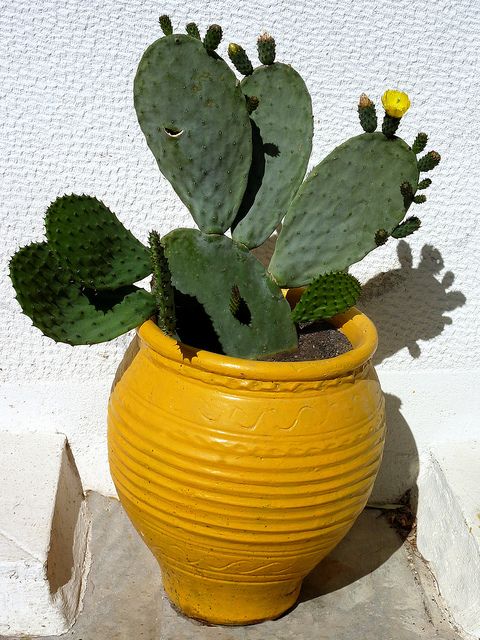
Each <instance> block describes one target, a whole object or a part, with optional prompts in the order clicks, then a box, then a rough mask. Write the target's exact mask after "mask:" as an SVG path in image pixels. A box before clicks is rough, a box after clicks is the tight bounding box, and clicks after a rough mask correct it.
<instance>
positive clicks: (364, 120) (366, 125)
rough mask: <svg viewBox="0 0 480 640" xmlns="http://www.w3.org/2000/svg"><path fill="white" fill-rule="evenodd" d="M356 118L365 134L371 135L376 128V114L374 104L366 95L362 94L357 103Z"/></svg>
mask: <svg viewBox="0 0 480 640" xmlns="http://www.w3.org/2000/svg"><path fill="white" fill-rule="evenodd" d="M358 117H359V119H360V125H361V127H362V129H363V130H364V131H366V132H367V133H373V132H374V131H375V129H376V128H377V112H376V109H375V105H374V103H373V102H372V101H371V100H370V98H369V97H368V96H367V94H366V93H362V95H361V96H360V100H359V101H358Z"/></svg>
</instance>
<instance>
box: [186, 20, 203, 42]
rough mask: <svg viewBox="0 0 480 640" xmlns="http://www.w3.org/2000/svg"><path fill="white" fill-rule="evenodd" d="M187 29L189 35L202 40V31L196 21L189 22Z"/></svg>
mask: <svg viewBox="0 0 480 640" xmlns="http://www.w3.org/2000/svg"><path fill="white" fill-rule="evenodd" d="M185 29H186V31H187V33H188V35H189V36H191V37H192V38H196V39H197V40H200V31H199V30H198V27H197V25H196V24H195V22H189V23H188V24H187V26H186V27H185Z"/></svg>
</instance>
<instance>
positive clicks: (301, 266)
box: [269, 133, 419, 287]
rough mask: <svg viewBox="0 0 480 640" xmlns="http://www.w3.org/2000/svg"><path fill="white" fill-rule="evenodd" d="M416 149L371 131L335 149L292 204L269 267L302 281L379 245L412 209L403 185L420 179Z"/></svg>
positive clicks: (281, 278)
mask: <svg viewBox="0 0 480 640" xmlns="http://www.w3.org/2000/svg"><path fill="white" fill-rule="evenodd" d="M418 175H419V171H418V167H417V161H416V156H415V154H414V153H413V152H412V150H411V149H410V147H409V146H408V145H407V144H406V143H405V142H404V141H403V140H401V139H400V138H394V139H392V140H388V139H387V138H386V137H385V136H384V135H383V134H382V133H364V134H362V135H359V136H356V137H354V138H351V139H350V140H347V141H346V142H344V143H343V144H341V145H340V146H339V147H337V148H336V149H334V151H332V152H331V153H330V154H329V155H328V156H327V157H326V158H325V159H324V160H322V162H321V163H320V164H319V165H317V166H316V167H315V168H314V169H313V171H312V172H311V173H310V174H309V176H308V177H307V179H306V180H305V182H304V183H303V185H302V186H301V187H300V189H299V191H298V193H297V195H296V196H295V198H294V200H293V202H292V204H291V205H290V207H289V210H288V212H287V215H286V217H285V221H284V224H283V228H282V231H281V233H280V236H279V238H278V241H277V245H276V248H275V252H274V254H273V257H272V260H271V263H270V267H269V271H270V272H271V273H272V275H273V277H274V278H275V280H276V281H277V282H278V284H279V285H280V286H290V287H294V286H301V285H304V284H307V283H309V282H311V281H312V279H313V278H315V277H317V276H318V275H321V274H324V273H329V272H331V271H343V270H345V269H346V268H348V267H349V266H350V265H352V264H354V263H355V262H358V261H359V260H361V259H362V258H363V257H364V256H365V255H366V254H367V253H369V252H370V251H372V249H375V248H376V246H377V243H376V241H375V236H376V233H377V231H378V230H379V229H382V230H385V231H386V232H387V233H391V232H392V230H393V229H394V228H395V227H396V226H397V225H398V224H399V222H400V221H401V220H402V219H403V218H404V216H405V206H404V201H403V196H402V194H401V192H400V185H401V184H402V183H404V182H409V183H410V184H411V185H412V187H413V190H414V191H415V190H416V188H417V184H418Z"/></svg>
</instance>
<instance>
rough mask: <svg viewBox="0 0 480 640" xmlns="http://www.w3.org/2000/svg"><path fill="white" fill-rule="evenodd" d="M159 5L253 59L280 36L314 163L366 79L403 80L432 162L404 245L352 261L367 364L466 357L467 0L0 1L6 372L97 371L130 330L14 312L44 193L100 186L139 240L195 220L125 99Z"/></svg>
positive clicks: (478, 7) (107, 368)
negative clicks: (87, 330)
mask: <svg viewBox="0 0 480 640" xmlns="http://www.w3.org/2000/svg"><path fill="white" fill-rule="evenodd" d="M164 11H165V12H168V13H170V14H171V15H172V17H173V21H174V24H175V26H177V27H179V26H182V27H183V25H184V24H185V23H186V22H187V21H189V20H196V21H198V23H199V24H200V26H201V28H202V29H204V28H205V27H206V26H207V25H208V24H209V23H210V22H219V23H220V24H222V25H223V27H224V32H225V34H226V41H224V43H222V45H221V52H222V51H225V47H226V43H227V42H228V41H229V40H235V41H238V42H240V43H242V44H244V45H245V46H246V48H247V50H248V51H249V53H250V54H251V56H252V57H254V53H255V38H256V35H257V34H258V33H259V31H260V30H262V29H268V30H269V31H271V32H272V33H273V34H274V35H275V37H276V39H277V51H278V59H280V60H282V61H286V62H291V63H293V64H294V66H295V67H296V68H297V69H298V70H299V71H300V73H301V74H302V75H303V76H304V78H305V80H306V83H307V85H308V87H309V89H310V91H311V93H312V97H313V103H314V113H315V129H316V133H315V140H314V151H313V157H312V163H313V162H315V163H316V162H317V161H319V160H320V159H321V158H322V157H323V156H324V155H325V154H326V153H327V152H328V151H330V150H331V149H332V148H333V146H335V145H336V144H337V143H339V142H341V141H342V140H343V139H344V138H345V137H346V136H350V135H354V134H357V133H359V132H360V129H359V124H358V122H357V115H356V103H357V98H358V96H359V94H360V93H361V92H362V91H366V92H367V93H368V94H369V95H370V96H372V97H374V98H375V99H377V100H378V99H379V96H380V95H381V93H382V92H383V91H384V89H386V88H394V87H398V88H401V89H404V90H406V91H408V93H409V94H410V96H411V100H412V108H411V110H410V112H409V113H408V115H407V116H406V117H405V120H404V122H403V123H402V128H401V134H402V135H403V136H404V137H405V138H406V139H407V140H408V141H411V140H412V139H413V137H414V135H415V134H416V132H417V131H419V130H426V131H427V132H428V133H429V134H430V136H431V143H432V145H433V148H435V149H437V150H438V151H439V152H440V153H441V154H442V156H443V161H442V163H441V165H440V167H439V168H438V169H437V170H436V171H435V172H434V173H433V179H434V184H433V186H432V188H431V189H430V190H429V191H430V193H429V194H428V196H429V201H428V203H427V204H426V205H423V207H422V208H420V207H418V211H419V215H421V216H422V219H423V226H422V229H421V232H419V233H418V234H415V235H414V236H412V238H411V239H408V243H409V245H410V248H409V247H408V246H407V245H405V244H403V245H401V246H400V255H401V264H400V261H399V259H398V258H397V253H396V248H395V242H389V243H388V244H387V245H386V246H385V247H382V248H381V249H380V250H378V251H376V252H375V255H371V256H370V257H369V258H368V259H367V260H365V261H364V262H363V263H362V264H361V266H358V267H357V268H356V269H355V273H357V274H358V275H359V276H360V277H361V279H362V280H363V281H364V282H366V281H368V280H370V284H369V286H368V287H367V294H368V295H367V299H366V302H365V308H366V309H367V310H368V311H369V312H370V314H371V315H372V317H373V318H374V319H376V320H377V322H378V325H379V328H380V334H381V339H382V344H381V348H380V351H379V355H378V357H377V362H382V363H383V364H382V366H384V367H387V368H391V369H404V368H408V367H410V366H412V363H413V366H414V367H415V368H416V369H418V368H424V369H428V368H446V367H454V368H455V367H458V368H462V367H475V366H477V358H478V333H477V334H476V331H477V329H476V323H475V321H472V318H473V319H474V318H475V317H476V315H475V310H476V308H478V303H479V288H480V284H479V282H480V278H479V275H480V272H479V265H480V262H479V259H478V247H479V241H480V236H479V231H478V226H479V222H478V209H479V205H478V196H477V188H478V185H479V184H480V168H479V167H480V162H479V157H478V153H477V148H478V129H479V127H478V121H479V118H478V96H479V95H480V70H479V68H478V42H479V40H480V4H479V3H478V1H477V0H460V1H457V2H453V3H452V2H450V1H449V0H442V1H435V0H430V1H429V2H421V1H420V0H417V1H416V2H415V1H412V0H408V1H406V0H400V1H397V2H390V1H388V2H387V1H381V2H380V1H377V2H374V1H366V0H349V1H343V0H337V1H333V2H332V1H325V2H318V0H307V1H304V2H291V1H287V0H276V1H275V2H273V1H272V0H256V1H255V2H252V1H248V2H241V3H232V2H230V1H228V2H227V1H226V0H216V1H210V2H203V3H202V2H196V3H190V7H188V6H187V4H186V3H176V2H173V1H172V0H168V1H166V2H164V3H163V5H162V4H159V3H158V1H155V2H153V1H151V0H106V1H103V2H102V1H100V0H97V1H94V0H83V1H81V0H76V1H75V0H37V1H36V2H34V1H33V0H16V1H15V2H10V1H8V2H7V1H6V0H2V1H1V2H0V21H1V35H0V74H1V78H0V128H1V134H0V146H1V149H0V171H1V174H2V179H1V183H0V191H1V194H0V228H1V238H2V242H1V246H0V280H1V281H0V286H1V291H2V296H1V309H0V350H1V353H2V358H1V365H0V368H1V372H0V376H1V377H2V379H3V380H5V381H11V382H15V381H16V380H17V379H18V378H17V377H20V378H21V379H22V381H28V380H29V379H31V380H34V379H36V378H50V379H57V378H61V379H71V378H80V379H85V380H86V379H92V378H100V377H107V378H109V377H111V376H112V374H113V371H114V369H115V366H116V363H117V362H118V361H119V360H120V357H121V353H122V351H123V349H124V346H125V344H126V340H127V339H126V338H120V339H118V340H116V341H114V342H113V343H110V344H104V345H99V346H96V347H77V348H75V349H72V348H71V347H68V346H64V345H55V344H54V343H53V342H52V341H50V340H49V339H46V338H43V337H42V336H41V334H40V332H39V331H38V330H36V329H34V328H32V327H31V326H30V321H29V320H28V319H27V318H25V317H24V316H22V315H21V314H20V311H19V307H18V306H17V304H16V302H15V301H14V299H13V290H12V288H11V286H10V283H9V280H8V278H7V275H6V272H7V261H8V257H9V256H10V255H11V254H12V252H13V251H14V250H15V249H16V248H17V247H18V246H19V245H22V244H26V243H28V242H30V241H32V240H34V239H40V238H41V237H42V218H43V213H44V210H45V208H46V207H47V205H48V204H49V202H50V201H51V200H52V199H54V198H55V197H56V196H58V195H61V194H63V193H65V192H67V193H68V192H85V193H88V194H92V195H96V196H98V197H100V198H102V199H104V201H105V202H106V203H107V204H108V205H109V206H111V207H112V208H113V210H114V211H116V212H117V214H118V215H119V217H120V218H121V219H122V220H123V221H124V223H125V224H126V225H127V226H128V227H130V228H131V229H132V230H134V232H135V233H136V234H137V235H138V237H140V238H141V239H143V240H145V239H146V236H147V232H148V230H149V229H150V228H152V227H157V228H158V229H159V230H160V232H161V233H164V232H167V231H168V230H170V229H172V228H174V227H176V226H180V225H190V224H191V223H190V218H189V216H188V215H187V213H186V210H185V209H184V207H183V205H182V204H181V203H180V201H179V200H178V199H177V198H176V197H175V196H174V194H173V191H172V189H171V188H170V186H169V184H168V183H167V182H166V180H164V179H163V178H162V177H161V176H160V174H159V172H158V169H157V167H156V164H155V162H154V159H153V156H152V155H151V154H150V152H149V150H148V149H147V146H146V143H145V141H144V139H143V136H142V133H141V131H140V129H139V127H138V125H137V122H136V117H135V112H134V109H133V103H132V82H133V77H134V73H135V68H136V65H137V62H138V60H139V58H140V56H141V54H142V52H143V50H144V48H145V47H146V46H147V45H148V44H149V43H150V42H152V41H153V40H154V39H155V38H157V37H158V36H159V27H158V23H157V17H158V14H159V13H161V12H164ZM424 245H431V247H426V248H425V247H424ZM432 247H433V249H432ZM409 253H410V254H411V255H409ZM390 270H392V272H391V273H389V274H387V276H386V277H384V278H378V277H376V278H375V280H373V281H372V280H371V279H372V278H373V277H374V276H376V275H377V274H378V273H379V272H380V271H390ZM446 272H451V273H452V274H453V275H448V274H447V275H445V274H446ZM442 280H443V282H442ZM452 290H456V291H457V293H453V294H452V293H451V292H452ZM458 292H461V293H458ZM465 299H466V301H465ZM464 302H465V303H464ZM443 316H448V318H450V319H451V320H448V318H447V319H445V318H444V317H443ZM449 323H450V324H449ZM407 347H408V348H407ZM414 361H415V362H414Z"/></svg>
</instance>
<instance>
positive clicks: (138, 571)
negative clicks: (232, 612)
mask: <svg viewBox="0 0 480 640" xmlns="http://www.w3.org/2000/svg"><path fill="white" fill-rule="evenodd" d="M88 502H89V506H90V510H91V512H92V514H93V537H92V557H93V562H92V568H91V572H90V575H89V579H88V587H87V592H86V596H85V601H84V608H83V612H82V613H81V614H80V616H79V618H78V620H77V623H76V624H75V625H74V627H73V628H72V629H71V630H70V631H69V632H68V633H66V634H64V635H63V636H61V637H62V638H64V639H65V640H124V639H125V640H127V639H128V640H133V639H134V640H141V639H144V640H289V639H290V638H295V640H307V639H308V640H323V639H325V640H326V639H329V640H330V639H331V638H335V640H370V639H372V640H417V639H422V640H424V639H434V638H438V639H440V640H460V639H461V638H462V637H463V636H462V635H460V634H459V632H458V630H455V628H454V627H453V626H452V625H451V624H450V623H449V620H448V613H447V612H446V611H445V607H444V605H443V604H442V601H441V598H440V597H439V595H438V591H437V589H436V587H435V583H434V579H433V577H432V576H431V574H430V572H429V571H428V568H427V567H426V566H425V563H424V562H423V560H422V559H421V557H420V556H419V555H418V553H417V552H416V549H415V546H414V544H413V545H412V544H411V543H409V542H408V541H407V542H405V543H403V542H402V540H401V539H400V537H399V535H398V534H397V533H396V531H394V530H393V529H392V528H390V526H389V525H388V523H387V522H386V520H385V518H384V517H383V515H382V512H381V511H378V510H376V509H366V510H365V511H364V513H363V514H362V515H361V516H360V518H359V520H358V521H357V523H356V524H355V526H354V527H353V529H352V530H351V532H350V533H349V535H348V536H347V538H345V540H344V541H343V542H342V543H341V544H340V546H339V547H338V548H337V549H336V550H335V551H334V552H333V553H332V554H331V555H330V556H329V557H328V558H327V559H326V560H324V561H323V562H322V563H321V564H320V565H319V566H318V567H317V568H316V570H315V571H314V572H313V573H312V574H310V576H309V577H308V578H307V579H306V580H305V583H304V588H303V591H302V594H301V597H300V600H299V603H298V604H297V606H296V607H295V608H294V609H293V610H292V611H290V612H289V613H288V614H286V615H285V616H283V617H282V618H281V619H279V620H276V621H272V622H265V623H262V624H259V625H253V626H249V627H233V628H232V627H209V626H206V625H202V624H200V623H197V622H194V621H191V620H188V619H187V618H184V617H183V616H181V615H180V614H179V613H177V612H176V611H175V610H174V609H173V608H172V607H171V606H170V604H169V602H168V600H167V599H166V598H165V596H164V595H163V592H162V586H161V581H160V575H159V570H158V566H157V564H156V562H155V560H154V559H153V557H152V556H151V555H150V552H149V551H148V550H147V548H146V547H145V546H144V545H143V543H142V542H141V540H140V538H139V537H138V536H137V534H136V532H135V531H134V529H133V527H132V526H131V524H130V522H129V521H128V520H127V518H126V516H125V514H124V512H123V510H122V509H121V507H120V505H119V503H118V502H117V501H116V500H113V499H109V498H105V497H103V496H100V495H98V494H95V493H91V494H89V496H88ZM57 637H58V636H57ZM0 638H4V637H3V636H0ZM11 638H12V637H11V636H10V639H9V640H11ZM23 640H25V638H24V639H23ZM29 640H33V638H31V637H30V638H29ZM46 640H55V639H54V638H53V637H48V638H46Z"/></svg>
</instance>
